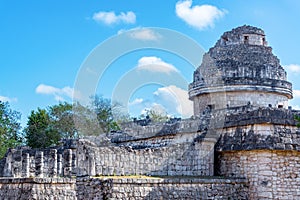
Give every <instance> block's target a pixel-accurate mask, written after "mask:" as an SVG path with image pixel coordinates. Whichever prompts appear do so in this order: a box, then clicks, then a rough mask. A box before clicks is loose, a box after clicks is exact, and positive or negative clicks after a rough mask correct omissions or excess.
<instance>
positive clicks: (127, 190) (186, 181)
mask: <svg viewBox="0 0 300 200" xmlns="http://www.w3.org/2000/svg"><path fill="white" fill-rule="evenodd" d="M77 189H78V190H79V191H80V193H78V199H149V200H152V199H228V200H229V199H232V200H233V199H240V200H243V199H248V187H247V182H246V180H245V179H220V178H211V179H205V178H148V179H147V178H138V179H137V178H120V179H109V178H104V179H99V178H83V179H80V180H77Z"/></svg>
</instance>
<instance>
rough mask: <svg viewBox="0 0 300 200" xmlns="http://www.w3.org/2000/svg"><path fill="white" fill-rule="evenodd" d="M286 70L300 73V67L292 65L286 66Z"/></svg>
mask: <svg viewBox="0 0 300 200" xmlns="http://www.w3.org/2000/svg"><path fill="white" fill-rule="evenodd" d="M285 68H286V69H287V70H288V71H290V72H293V73H300V65H296V64H291V65H286V66H285Z"/></svg>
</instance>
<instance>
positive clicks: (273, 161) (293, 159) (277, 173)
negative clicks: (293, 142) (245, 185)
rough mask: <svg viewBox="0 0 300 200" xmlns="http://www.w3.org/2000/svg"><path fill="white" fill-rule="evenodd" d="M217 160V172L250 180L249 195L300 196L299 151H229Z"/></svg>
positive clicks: (261, 197)
mask: <svg viewBox="0 0 300 200" xmlns="http://www.w3.org/2000/svg"><path fill="white" fill-rule="evenodd" d="M218 160H219V165H218V167H217V168H218V172H219V174H220V175H222V176H228V177H245V178H246V179H247V180H248V181H249V198H250V199H289V200H292V199H295V200H296V199H300V192H299V191H300V190H299V188H300V152H298V151H279V150H256V151H255V150H252V151H228V152H220V154H219V156H218Z"/></svg>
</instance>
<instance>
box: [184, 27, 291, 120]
mask: <svg viewBox="0 0 300 200" xmlns="http://www.w3.org/2000/svg"><path fill="white" fill-rule="evenodd" d="M189 96H190V99H191V100H193V101H194V114H195V115H199V114H200V113H201V112H203V111H204V110H205V109H206V108H207V107H214V108H228V107H236V106H244V105H252V106H255V107H268V106H269V107H270V106H273V107H283V108H286V107H287V105H288V99H291V98H292V84H291V83H290V82H288V81H287V77H286V72H285V70H284V68H283V67H282V66H281V65H280V61H279V59H278V58H277V57H276V56H275V55H274V54H273V53H272V48H271V47H269V46H268V44H267V40H266V36H265V33H264V31H263V30H262V29H259V28H256V27H253V26H246V25H244V26H241V27H238V28H235V29H232V30H231V31H228V32H225V33H224V34H223V35H222V36H221V38H220V39H219V40H218V41H217V43H216V44H215V46H214V47H212V48H210V50H209V51H208V52H207V53H206V54H204V56H203V60H202V64H201V65H200V67H198V69H197V70H196V71H195V72H194V80H193V82H192V83H191V84H190V86H189Z"/></svg>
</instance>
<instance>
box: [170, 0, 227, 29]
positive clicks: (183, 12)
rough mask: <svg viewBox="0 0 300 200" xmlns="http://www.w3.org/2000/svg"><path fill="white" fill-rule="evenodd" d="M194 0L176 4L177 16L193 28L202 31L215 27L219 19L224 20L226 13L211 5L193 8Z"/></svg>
mask: <svg viewBox="0 0 300 200" xmlns="http://www.w3.org/2000/svg"><path fill="white" fill-rule="evenodd" d="M192 3H193V1H192V0H184V1H179V2H177V3H176V14H177V16H178V17H179V18H181V19H182V20H183V21H185V22H186V23H187V24H189V25H190V26H192V27H195V28H197V29H199V30H202V29H204V28H207V27H213V26H214V22H215V20H217V19H220V18H222V17H223V16H224V15H225V13H226V11H224V10H219V9H218V8H217V7H215V6H211V5H201V6H200V5H196V6H192Z"/></svg>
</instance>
